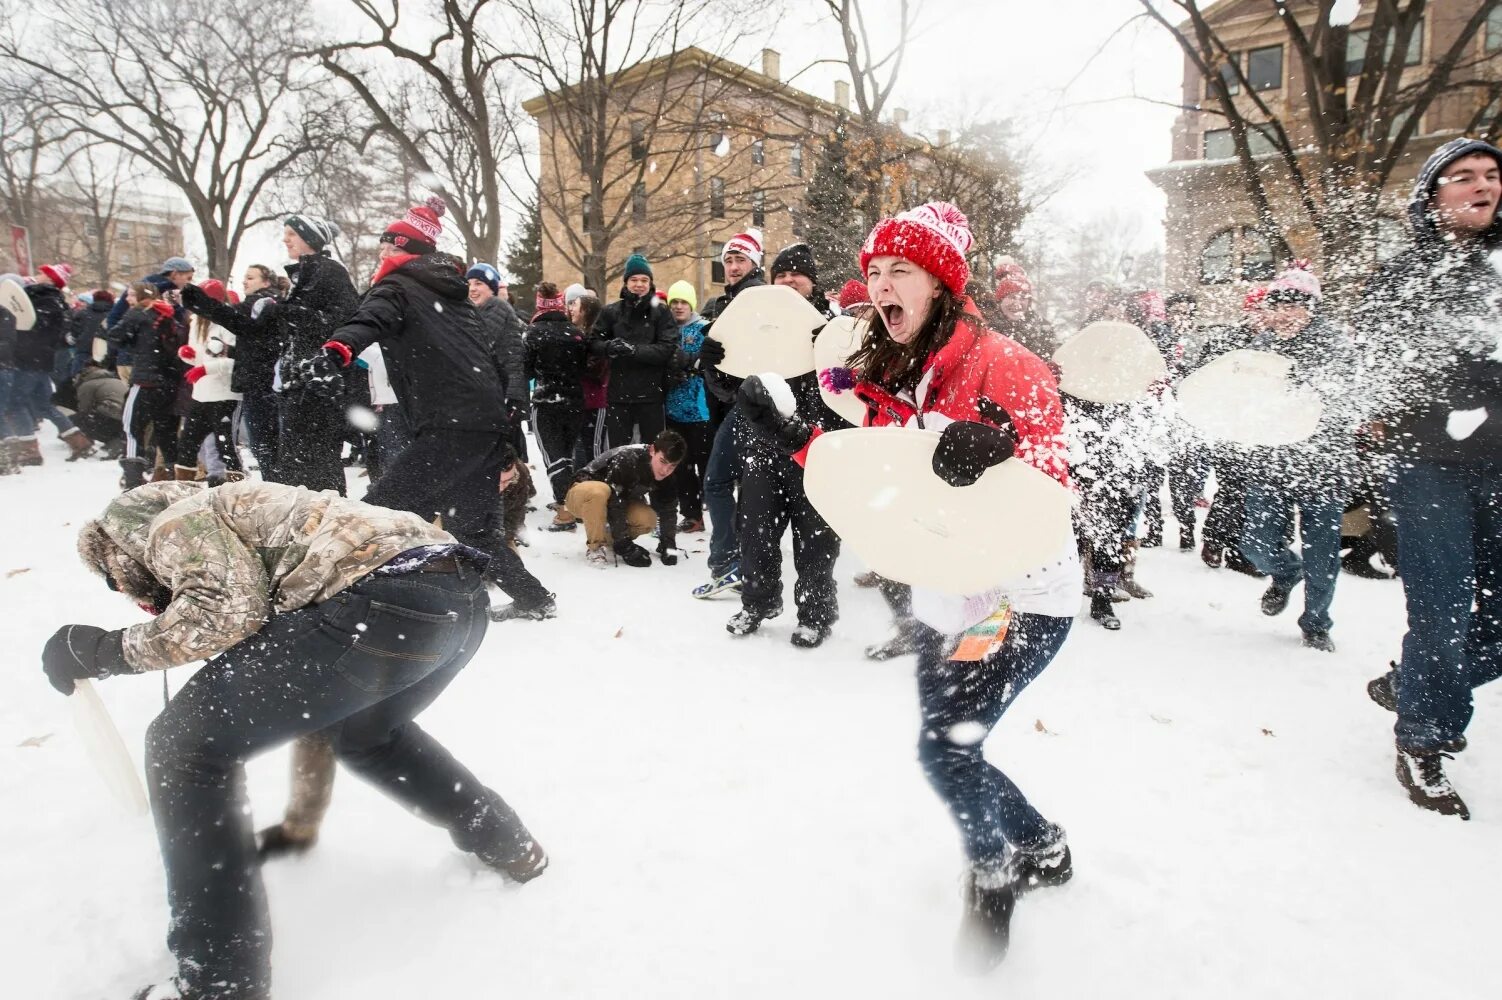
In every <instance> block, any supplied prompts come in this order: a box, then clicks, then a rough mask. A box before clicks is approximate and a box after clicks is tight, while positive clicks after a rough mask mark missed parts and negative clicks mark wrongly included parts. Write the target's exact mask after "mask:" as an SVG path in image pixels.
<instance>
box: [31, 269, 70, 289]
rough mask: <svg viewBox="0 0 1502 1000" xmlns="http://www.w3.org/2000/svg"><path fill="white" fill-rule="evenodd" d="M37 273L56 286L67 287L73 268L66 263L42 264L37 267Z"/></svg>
mask: <svg viewBox="0 0 1502 1000" xmlns="http://www.w3.org/2000/svg"><path fill="white" fill-rule="evenodd" d="M37 273H38V274H40V275H41V276H42V277H44V278H46V279H47V280H48V281H50V282H52V284H54V285H56V286H57V287H58V288H67V287H68V279H69V278H71V277H72V276H73V268H71V267H69V266H68V265H67V264H43V265H42V266H41V267H39V268H37Z"/></svg>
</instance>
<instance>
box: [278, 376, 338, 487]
mask: <svg viewBox="0 0 1502 1000" xmlns="http://www.w3.org/2000/svg"><path fill="white" fill-rule="evenodd" d="M277 412H278V414H279V416H280V419H281V430H280V435H279V436H278V438H277V446H276V462H275V463H274V469H275V476H274V477H272V476H266V475H265V473H264V472H263V473H262V476H263V477H264V478H267V479H271V480H272V481H273V482H278V483H286V484H288V485H290V486H304V487H307V488H308V489H310V490H333V491H334V492H336V493H338V494H339V495H340V496H343V495H344V462H343V460H342V458H341V452H342V451H343V450H344V424H345V419H344V400H343V398H342V397H341V398H340V399H324V398H322V397H321V396H318V395H315V394H314V393H311V392H307V391H305V390H296V391H293V392H285V393H282V394H281V396H279V397H277Z"/></svg>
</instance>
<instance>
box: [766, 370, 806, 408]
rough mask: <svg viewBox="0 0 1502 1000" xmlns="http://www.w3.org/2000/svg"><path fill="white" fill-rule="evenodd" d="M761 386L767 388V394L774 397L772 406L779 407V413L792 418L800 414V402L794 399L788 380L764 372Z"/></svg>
mask: <svg viewBox="0 0 1502 1000" xmlns="http://www.w3.org/2000/svg"><path fill="white" fill-rule="evenodd" d="M761 384H762V385H764V386H766V387H767V394H768V395H770V396H771V397H772V405H774V406H776V407H777V412H778V413H780V414H782V415H783V416H784V417H791V416H792V415H793V414H795V413H797V412H798V401H797V400H796V399H794V398H793V390H792V388H791V387H790V386H789V385H788V380H787V379H785V378H783V377H782V376H781V375H775V374H773V373H772V372H763V373H762V376H761Z"/></svg>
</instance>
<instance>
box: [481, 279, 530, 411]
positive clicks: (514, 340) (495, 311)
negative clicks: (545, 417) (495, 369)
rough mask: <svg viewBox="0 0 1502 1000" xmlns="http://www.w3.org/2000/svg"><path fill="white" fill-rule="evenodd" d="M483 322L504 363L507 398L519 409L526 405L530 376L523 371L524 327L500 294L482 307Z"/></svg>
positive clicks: (503, 370)
mask: <svg viewBox="0 0 1502 1000" xmlns="http://www.w3.org/2000/svg"><path fill="white" fill-rule="evenodd" d="M479 312H480V322H481V323H482V324H484V326H485V328H486V330H487V331H488V332H489V335H490V339H491V342H492V343H494V344H495V353H496V356H497V357H498V358H499V359H500V361H501V374H502V375H503V376H505V379H506V399H507V400H508V401H509V402H512V403H515V404H516V405H518V406H521V407H525V406H526V405H527V376H526V374H525V372H524V371H523V370H522V358H523V355H524V354H525V353H526V351H525V348H524V347H523V346H522V333H523V331H524V330H525V327H523V326H522V321H521V320H520V319H518V318H517V315H516V310H514V309H512V308H511V303H509V302H507V301H506V300H505V299H503V298H501V297H500V296H499V295H492V296H491V297H490V300H489V301H488V302H486V303H485V304H484V305H483V306H480V309H479Z"/></svg>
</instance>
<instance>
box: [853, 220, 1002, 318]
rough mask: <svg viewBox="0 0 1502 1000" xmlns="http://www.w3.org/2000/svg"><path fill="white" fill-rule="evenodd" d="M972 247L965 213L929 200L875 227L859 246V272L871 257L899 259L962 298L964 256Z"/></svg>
mask: <svg viewBox="0 0 1502 1000" xmlns="http://www.w3.org/2000/svg"><path fill="white" fill-rule="evenodd" d="M974 244H975V237H974V236H973V235H971V233H970V220H969V219H967V218H965V213H964V212H961V211H960V210H959V208H958V207H957V206H955V205H953V204H951V203H949V202H947V201H931V202H929V203H928V204H926V205H919V206H918V207H917V208H914V209H909V210H908V211H906V212H903V213H902V214H901V215H899V216H897V217H896V218H893V219H882V220H881V221H880V222H878V223H877V224H876V226H875V227H874V228H873V229H872V230H871V232H870V234H869V235H868V236H867V237H866V242H865V244H864V245H862V247H861V273H863V274H864V273H865V271H866V265H867V264H868V263H869V262H870V260H871V258H872V257H901V258H902V259H903V260H907V261H911V262H912V263H914V264H917V265H918V266H919V267H921V268H923V270H925V271H927V272H928V273H929V274H931V275H933V276H934V277H935V278H938V279H939V281H941V282H942V283H943V284H944V286H945V287H946V288H948V289H949V290H950V291H951V292H953V293H954V294H956V295H964V294H965V283H966V282H968V281H969V280H970V265H969V264H967V263H965V254H967V253H969V252H970V248H971V247H972V246H974Z"/></svg>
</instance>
